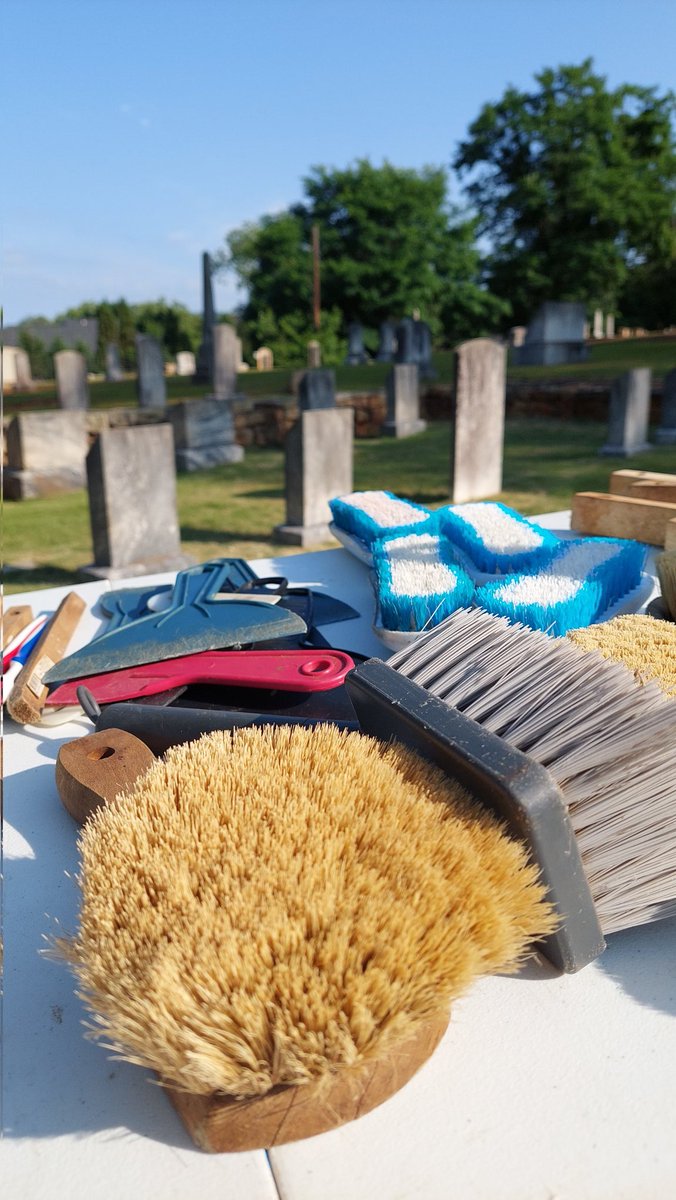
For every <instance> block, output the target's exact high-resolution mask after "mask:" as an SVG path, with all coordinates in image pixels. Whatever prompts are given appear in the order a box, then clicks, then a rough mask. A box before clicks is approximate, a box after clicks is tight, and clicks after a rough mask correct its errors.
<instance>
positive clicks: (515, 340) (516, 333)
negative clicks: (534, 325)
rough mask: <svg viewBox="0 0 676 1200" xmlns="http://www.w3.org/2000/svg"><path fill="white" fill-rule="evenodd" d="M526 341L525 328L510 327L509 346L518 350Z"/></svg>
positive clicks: (519, 326) (523, 326) (518, 326)
mask: <svg viewBox="0 0 676 1200" xmlns="http://www.w3.org/2000/svg"><path fill="white" fill-rule="evenodd" d="M525 340H526V326H525V325H512V328H511V329H510V331H509V344H510V346H512V347H513V349H515V350H518V348H519V346H523V343H524V341H525Z"/></svg>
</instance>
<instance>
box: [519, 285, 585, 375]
mask: <svg viewBox="0 0 676 1200" xmlns="http://www.w3.org/2000/svg"><path fill="white" fill-rule="evenodd" d="M584 315H585V308H584V304H572V303H568V302H567V301H565V302H563V301H562V302H561V303H559V302H557V301H554V300H548V301H547V302H546V303H545V304H541V305H540V307H539V309H538V311H537V312H536V314H535V316H534V317H533V319H532V320H531V321H530V323H529V325H528V327H527V329H526V336H525V338H524V340H523V345H521V346H520V347H519V349H518V350H515V351H514V360H515V362H516V363H517V365H518V366H521V367H530V366H554V365H555V364H557V363H577V362H583V361H584V359H585V358H586V357H587V348H586V346H585V338H584V325H585V319H584Z"/></svg>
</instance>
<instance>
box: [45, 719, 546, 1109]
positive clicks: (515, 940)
mask: <svg viewBox="0 0 676 1200" xmlns="http://www.w3.org/2000/svg"><path fill="white" fill-rule="evenodd" d="M80 849H81V854H82V867H81V876H80V886H81V889H82V905H81V914H80V927H79V931H78V933H77V935H76V936H75V937H73V938H72V939H65V940H61V941H60V942H59V943H58V944H57V945H58V949H59V952H60V953H61V954H63V955H64V956H65V957H66V958H67V959H68V960H69V961H70V963H71V964H72V966H73V968H74V970H75V973H76V975H77V977H78V979H79V981H80V984H81V987H82V994H83V997H84V999H85V1001H86V1003H87V1005H88V1007H89V1008H90V1010H91V1011H92V1012H93V1014H94V1027H93V1034H94V1036H96V1037H99V1038H101V1039H103V1040H104V1042H105V1043H106V1044H108V1045H109V1046H110V1047H111V1048H113V1049H115V1050H117V1051H118V1052H119V1053H121V1054H122V1055H123V1057H125V1058H127V1059H129V1060H130V1061H131V1062H135V1063H139V1064H141V1065H143V1066H146V1067H150V1068H152V1069H154V1070H155V1071H157V1072H158V1073H159V1075H160V1077H161V1078H162V1079H163V1080H164V1081H167V1082H169V1083H171V1084H172V1085H175V1086H176V1087H178V1088H181V1089H184V1090H186V1091H189V1092H193V1093H198V1094H204V1093H212V1092H224V1093H227V1094H231V1095H238V1096H253V1095H259V1094H263V1093H265V1092H267V1091H268V1090H269V1089H270V1088H271V1087H273V1086H274V1085H276V1084H281V1083H292V1084H293V1083H302V1082H305V1081H307V1080H310V1079H320V1078H322V1077H323V1076H325V1075H326V1073H327V1072H331V1071H333V1070H335V1069H336V1068H337V1067H339V1066H341V1065H345V1066H347V1067H349V1066H350V1065H355V1066H357V1065H359V1066H361V1065H362V1064H363V1063H364V1062H365V1061H367V1060H368V1059H370V1058H372V1057H376V1056H377V1055H378V1054H379V1053H381V1052H382V1051H384V1050H386V1049H387V1048H388V1047H389V1046H391V1045H393V1044H394V1043H396V1042H398V1041H399V1040H400V1039H402V1038H405V1037H406V1036H407V1035H410V1034H411V1033H413V1032H414V1031H415V1029H416V1028H417V1027H418V1026H419V1025H420V1024H421V1023H422V1022H423V1021H425V1020H427V1019H429V1018H430V1017H432V1016H433V1015H435V1014H440V1013H444V1012H447V1011H448V1007H449V1004H450V1001H451V1000H452V999H453V998H454V997H456V996H457V995H458V994H459V993H460V992H462V991H463V989H464V988H465V987H466V986H467V985H468V983H469V982H470V980H471V979H472V978H473V977H474V976H476V975H477V974H480V973H483V972H490V971H495V970H498V969H500V970H505V969H512V968H514V967H515V966H516V965H517V964H518V962H519V960H520V958H521V957H522V956H523V954H524V953H525V950H526V947H527V946H528V945H529V944H531V943H532V942H533V940H534V939H535V940H537V939H538V938H540V937H541V936H542V935H544V934H546V933H549V932H550V931H551V929H552V928H553V926H554V924H555V922H554V918H553V916H552V914H551V911H550V909H549V906H548V905H547V904H546V903H545V902H544V900H543V893H542V888H541V887H540V884H539V883H538V882H537V875H536V870H535V868H533V867H532V866H530V865H529V864H528V863H527V861H526V856H525V853H524V851H523V849H522V847H521V846H520V844H519V843H518V842H514V841H512V840H510V838H508V837H507V836H506V835H505V833H504V832H503V831H502V829H501V827H500V826H499V824H498V822H497V821H496V820H495V819H494V818H493V817H491V816H489V815H488V814H487V813H486V812H485V811H484V810H483V809H482V808H480V807H478V806H476V805H475V804H474V802H473V801H471V800H470V799H469V797H468V796H467V794H466V793H465V792H463V791H462V789H460V787H459V786H458V785H456V784H454V783H453V782H451V781H449V780H448V779H447V778H446V776H444V775H443V774H442V773H441V772H440V771H438V770H437V769H436V768H434V767H430V766H428V765H427V764H425V763H423V762H422V760H420V759H418V758H417V757H416V756H415V755H413V754H412V753H410V752H409V751H406V750H404V749H403V748H401V747H398V746H388V747H386V746H384V745H383V744H381V743H379V742H377V741H376V740H375V739H372V738H367V737H365V736H363V735H360V734H355V733H352V734H346V733H343V732H340V731H338V730H336V729H335V728H333V727H328V726H325V727H320V728H317V729H309V730H308V729H303V728H298V727H293V728H288V727H287V728H283V727H282V728H277V729H273V728H270V727H267V728H257V729H244V730H238V731H235V732H234V733H232V734H230V733H214V734H210V735H207V736H205V737H203V738H202V739H200V740H199V741H198V742H195V743H192V744H188V745H186V746H182V747H178V748H176V749H174V750H171V751H169V752H168V754H167V755H166V761H158V763H157V764H156V765H155V766H154V767H152V768H151V769H150V771H149V773H148V774H147V775H146V776H144V777H143V778H142V779H141V780H140V781H138V782H137V784H136V785H135V787H134V789H133V790H132V791H131V792H130V793H129V794H128V795H127V796H125V797H122V798H120V799H118V801H117V802H116V804H115V805H114V806H109V807H106V808H102V809H100V810H99V811H98V812H97V813H96V814H95V815H94V817H93V818H92V819H91V820H90V822H89V823H88V825H87V826H86V827H85V828H84V830H83V832H82V835H81V840H80Z"/></svg>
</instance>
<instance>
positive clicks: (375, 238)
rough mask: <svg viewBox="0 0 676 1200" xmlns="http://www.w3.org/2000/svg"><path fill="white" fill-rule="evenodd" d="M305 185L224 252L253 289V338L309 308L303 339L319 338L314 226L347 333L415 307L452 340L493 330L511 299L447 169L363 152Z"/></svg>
mask: <svg viewBox="0 0 676 1200" xmlns="http://www.w3.org/2000/svg"><path fill="white" fill-rule="evenodd" d="M303 190H304V199H303V201H302V202H300V203H298V204H295V205H293V206H291V207H290V208H289V209H288V210H287V211H286V212H283V213H280V214H277V215H268V216H264V217H262V218H261V219H260V220H259V221H257V222H253V223H249V224H247V225H245V226H242V227H241V228H240V229H236V230H234V231H233V232H232V233H230V234H229V236H228V238H227V239H226V241H227V251H226V252H224V253H223V254H221V256H220V260H219V261H220V264H221V265H222V266H226V267H230V268H231V269H233V270H234V271H235V273H236V274H237V276H238V278H239V281H240V282H241V283H242V284H243V285H244V286H245V287H246V288H247V290H248V300H247V302H246V304H245V305H244V307H243V310H242V317H243V319H244V321H245V322H246V323H248V325H249V326H250V327H251V329H252V333H253V336H254V337H255V336H260V337H261V340H262V339H263V335H264V329H263V326H265V328H266V329H267V331H268V340H270V332H269V327H270V320H271V319H274V321H276V322H277V323H278V322H280V321H282V320H284V319H285V318H291V317H294V318H295V320H296V322H297V321H298V319H299V317H301V318H302V315H303V314H304V315H305V320H304V329H303V336H305V337H312V336H314V331H313V328H312V323H311V313H312V252H311V230H312V226H313V225H314V224H317V225H318V226H319V230H320V241H321V297H322V306H323V308H324V309H325V310H326V311H328V312H332V313H338V314H340V318H341V321H342V327H343V331H344V330H345V328H346V327H347V325H348V324H349V323H350V322H351V321H359V322H361V323H362V324H363V325H364V326H365V327H366V328H367V329H370V330H376V329H377V327H378V325H379V324H380V323H381V322H382V321H384V320H386V319H391V320H399V319H400V318H401V317H403V316H405V315H407V314H410V313H411V312H412V311H413V310H414V309H417V310H419V312H420V316H421V317H422V319H424V320H426V321H428V322H429V323H430V325H431V326H432V328H433V329H434V331H435V332H436V333H437V335H438V334H440V333H441V332H442V331H444V332H445V333H446V334H447V335H448V337H449V338H450V339H457V338H459V337H462V336H465V335H466V334H468V333H471V334H476V333H483V332H490V331H492V330H493V329H495V327H496V324H497V322H498V320H499V317H500V315H501V313H502V312H503V311H504V305H501V304H500V302H499V301H496V300H495V299H494V297H492V296H491V295H490V294H489V293H488V291H487V290H486V289H485V288H483V287H482V285H481V280H480V258H479V254H478V251H477V249H476V246H475V234H474V222H472V221H468V220H467V219H461V218H460V217H459V215H458V213H457V212H456V211H455V210H454V209H453V208H452V206H451V205H450V204H449V201H448V198H447V176H446V172H445V170H444V169H443V168H441V167H427V168H424V169H423V170H421V171H415V170H409V169H403V168H399V167H394V166H392V165H391V164H390V163H387V162H386V163H384V164H383V165H382V166H380V167H376V166H373V165H372V164H371V163H370V162H369V161H368V160H366V159H362V160H359V161H357V162H356V163H354V164H353V165H352V166H350V167H347V168H345V169H343V170H336V169H329V168H327V167H323V166H318V167H314V168H313V169H312V171H311V173H310V175H309V176H308V177H307V178H306V179H304V180H303ZM299 332H300V330H299ZM333 332H335V328H334V326H332V333H333ZM318 337H319V340H320V341H321V340H322V330H320V331H319V334H318Z"/></svg>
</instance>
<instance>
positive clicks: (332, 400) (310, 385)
mask: <svg viewBox="0 0 676 1200" xmlns="http://www.w3.org/2000/svg"><path fill="white" fill-rule="evenodd" d="M298 406H299V408H300V410H301V412H306V411H307V410H309V409H315V408H335V407H336V373H335V371H330V370H328V369H327V368H326V367H322V368H319V369H317V370H314V371H305V373H304V374H303V375H302V377H301V380H300V383H299V385H298Z"/></svg>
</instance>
